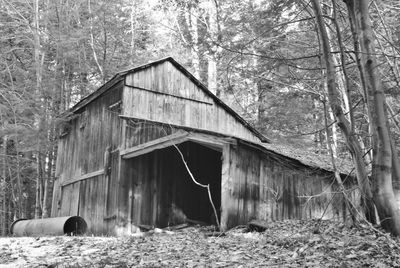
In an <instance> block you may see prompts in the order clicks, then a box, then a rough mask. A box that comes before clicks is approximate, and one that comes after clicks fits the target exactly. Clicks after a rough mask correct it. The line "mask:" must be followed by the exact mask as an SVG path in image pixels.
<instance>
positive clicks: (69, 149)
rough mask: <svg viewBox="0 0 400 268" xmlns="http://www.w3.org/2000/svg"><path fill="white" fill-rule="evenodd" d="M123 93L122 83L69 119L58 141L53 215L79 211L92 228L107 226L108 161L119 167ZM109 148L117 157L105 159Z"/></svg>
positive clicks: (70, 213) (102, 229) (96, 231)
mask: <svg viewBox="0 0 400 268" xmlns="http://www.w3.org/2000/svg"><path fill="white" fill-rule="evenodd" d="M121 95H122V83H120V84H119V85H116V86H115V87H114V88H113V89H111V90H109V91H108V92H107V93H105V94H104V95H102V96H100V97H99V98H98V99H96V101H94V102H91V103H90V104H88V105H87V106H85V107H84V108H83V109H82V110H80V111H79V113H78V114H75V115H74V116H75V118H74V119H72V120H71V121H69V126H68V125H67V128H66V129H69V130H68V131H67V132H66V133H65V134H64V135H63V136H62V137H61V138H60V140H59V143H58V146H59V147H58V156H57V164H56V167H57V170H56V177H57V179H56V180H55V183H54V194H53V206H52V216H53V217H56V216H68V215H80V216H82V217H84V218H85V220H86V221H87V222H88V225H89V227H90V229H89V232H94V233H101V232H105V231H106V229H107V221H104V217H106V216H107V215H105V209H104V206H106V205H107V202H111V200H106V196H107V195H106V194H107V193H106V192H105V191H108V187H109V184H110V183H111V182H110V176H109V175H110V170H109V168H108V167H105V165H106V163H105V161H107V162H109V166H111V165H112V162H113V160H114V163H113V164H114V166H112V167H111V168H114V169H115V168H117V167H116V166H115V153H112V152H113V150H115V149H117V148H118V147H119V145H120V140H121V122H122V119H120V118H119V116H118V115H119V114H120V111H119V110H118V109H119V108H120V102H121ZM107 149H108V151H109V152H110V154H109V155H111V158H113V157H112V156H114V159H110V160H105V153H106V151H107ZM117 154H118V153H117ZM108 158H110V157H108ZM114 173H115V172H114ZM114 195H115V194H114ZM110 198H111V199H112V198H114V199H115V198H116V196H114V197H110Z"/></svg>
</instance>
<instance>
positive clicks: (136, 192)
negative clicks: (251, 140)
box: [120, 142, 222, 227]
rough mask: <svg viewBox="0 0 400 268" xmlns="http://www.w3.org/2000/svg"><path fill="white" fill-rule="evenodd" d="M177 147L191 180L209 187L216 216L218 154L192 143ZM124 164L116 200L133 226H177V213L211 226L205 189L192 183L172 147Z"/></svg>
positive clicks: (211, 215) (219, 181) (212, 217)
mask: <svg viewBox="0 0 400 268" xmlns="http://www.w3.org/2000/svg"><path fill="white" fill-rule="evenodd" d="M178 148H179V150H180V151H181V153H182V154H183V156H184V159H185V161H186V163H187V166H188V168H189V169H190V172H191V173H192V174H193V177H194V178H195V180H196V181H197V182H199V183H201V184H203V185H207V184H210V189H211V194H212V197H213V202H214V205H215V207H216V208H217V210H218V214H219V213H220V206H221V156H222V153H221V152H219V151H217V150H214V149H210V148H207V147H205V146H203V145H200V144H197V143H194V142H185V143H182V144H180V145H178ZM124 161H125V163H124V166H125V170H126V171H125V173H124V176H123V177H121V183H122V187H121V189H122V192H121V193H120V195H121V196H120V198H122V199H123V200H126V201H127V202H125V205H126V206H127V211H128V215H127V218H128V219H130V220H131V222H132V224H133V225H150V226H159V227H165V226H168V225H173V224H177V223H179V222H178V221H179V219H178V218H177V217H178V216H179V215H176V213H177V212H180V213H181V212H183V213H184V215H185V216H186V217H187V218H188V219H190V220H196V221H201V222H204V223H209V224H210V223H215V217H214V212H213V209H212V206H211V205H210V201H209V197H208V192H207V189H206V188H203V187H201V186H199V185H196V184H195V183H194V182H193V180H192V178H191V176H190V175H189V172H188V171H187V168H186V167H185V164H184V162H183V160H182V158H181V155H180V154H179V152H178V150H177V148H176V147H174V146H170V147H167V148H164V149H160V150H156V151H153V152H150V153H148V154H145V155H141V156H138V157H135V158H131V159H127V160H124ZM120 204H121V203H120ZM218 217H219V215H218Z"/></svg>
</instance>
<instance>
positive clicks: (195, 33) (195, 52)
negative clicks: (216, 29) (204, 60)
mask: <svg viewBox="0 0 400 268" xmlns="http://www.w3.org/2000/svg"><path fill="white" fill-rule="evenodd" d="M198 16H199V11H198V7H197V6H193V5H191V4H188V6H187V9H186V14H185V18H186V23H187V25H188V28H189V34H190V37H191V38H190V39H191V41H192V42H191V44H190V54H191V56H192V64H193V69H194V73H193V75H194V76H195V77H196V78H200V57H199V29H198V25H197V19H198Z"/></svg>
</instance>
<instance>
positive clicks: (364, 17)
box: [346, 0, 400, 235]
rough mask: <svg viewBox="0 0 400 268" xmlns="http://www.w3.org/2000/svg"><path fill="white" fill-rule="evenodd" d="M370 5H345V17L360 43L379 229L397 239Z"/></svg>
mask: <svg viewBox="0 0 400 268" xmlns="http://www.w3.org/2000/svg"><path fill="white" fill-rule="evenodd" d="M369 2H370V1H366V0H351V1H346V3H347V6H348V9H349V14H350V15H351V16H352V19H353V20H354V22H355V23H354V25H355V27H356V29H355V31H356V32H357V33H358V38H359V41H360V52H361V53H360V54H361V65H362V69H363V70H362V71H363V74H362V75H363V76H364V79H365V94H366V97H367V98H366V99H367V101H368V109H369V115H370V125H371V131H372V132H371V134H372V141H373V142H372V146H373V147H372V148H373V158H372V183H373V184H372V185H373V195H374V201H375V205H376V207H377V211H378V215H379V218H380V221H381V225H382V227H383V228H384V229H385V230H387V231H390V232H391V233H392V234H394V235H400V210H399V208H398V206H397V204H396V199H395V196H394V192H393V185H392V172H393V169H392V168H393V165H392V164H393V161H395V158H394V157H393V152H392V145H393V144H392V141H391V137H390V129H389V125H388V116H387V110H386V105H385V103H386V100H385V95H384V92H383V89H382V85H381V78H380V76H379V73H378V69H377V63H376V58H375V56H374V55H375V47H374V39H373V32H372V27H371V20H370V18H369V12H368V5H369Z"/></svg>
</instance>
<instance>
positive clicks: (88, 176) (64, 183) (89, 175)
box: [61, 169, 104, 187]
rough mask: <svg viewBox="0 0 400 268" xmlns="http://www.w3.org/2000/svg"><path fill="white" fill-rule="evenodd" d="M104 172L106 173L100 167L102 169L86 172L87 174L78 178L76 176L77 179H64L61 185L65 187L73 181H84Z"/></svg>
mask: <svg viewBox="0 0 400 268" xmlns="http://www.w3.org/2000/svg"><path fill="white" fill-rule="evenodd" d="M103 174H104V169H100V170H97V171H93V172H90V173H86V174H84V175H82V176H80V177H78V178H75V179H72V180H68V181H64V182H63V183H61V187H64V186H66V185H69V184H72V183H75V182H78V181H82V180H86V179H90V178H93V177H96V176H100V175H103Z"/></svg>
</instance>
